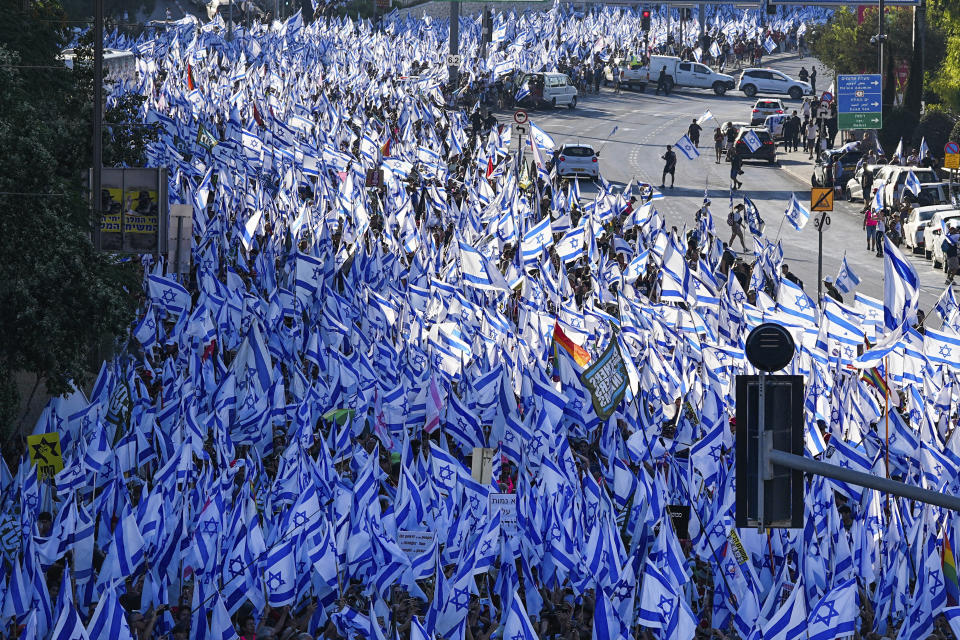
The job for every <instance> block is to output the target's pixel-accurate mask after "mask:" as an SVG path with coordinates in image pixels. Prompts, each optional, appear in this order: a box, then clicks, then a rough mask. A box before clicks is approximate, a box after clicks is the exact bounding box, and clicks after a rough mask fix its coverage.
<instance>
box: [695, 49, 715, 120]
mask: <svg viewBox="0 0 960 640" xmlns="http://www.w3.org/2000/svg"><path fill="white" fill-rule="evenodd" d="M714 46H716V43H714ZM712 117H713V114H712V113H710V109H707V110H706V111H704V112H703V115H702V116H700V117H699V118H697V124H703V123H704V122H706V121H707V120H709V119H710V118H712Z"/></svg>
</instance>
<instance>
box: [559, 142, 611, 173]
mask: <svg viewBox="0 0 960 640" xmlns="http://www.w3.org/2000/svg"><path fill="white" fill-rule="evenodd" d="M557 175H559V176H587V177H590V178H598V177H600V156H599V154H598V153H597V151H595V150H594V148H593V147H591V146H590V145H588V144H580V143H576V144H565V145H563V146H562V147H560V151H559V153H558V155H557Z"/></svg>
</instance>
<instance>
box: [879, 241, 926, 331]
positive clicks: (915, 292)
mask: <svg viewBox="0 0 960 640" xmlns="http://www.w3.org/2000/svg"><path fill="white" fill-rule="evenodd" d="M883 257H884V260H883V322H884V326H885V327H886V328H887V330H889V331H894V330H895V329H896V328H897V327H899V326H900V325H901V324H903V323H904V322H913V321H915V320H916V318H917V307H918V306H919V304H920V276H918V275H917V270H916V269H914V268H913V264H911V262H910V261H909V260H907V258H906V257H905V256H904V255H903V254H902V253H900V250H899V249H897V247H896V246H894V244H893V243H892V242H890V237H889V236H885V237H884V238H883Z"/></svg>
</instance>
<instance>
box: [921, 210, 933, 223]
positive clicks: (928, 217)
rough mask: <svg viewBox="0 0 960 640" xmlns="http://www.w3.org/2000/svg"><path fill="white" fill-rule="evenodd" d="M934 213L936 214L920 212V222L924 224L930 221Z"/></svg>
mask: <svg viewBox="0 0 960 640" xmlns="http://www.w3.org/2000/svg"><path fill="white" fill-rule="evenodd" d="M934 213H936V211H921V212H920V222H926V221H927V220H932V219H933V214H934Z"/></svg>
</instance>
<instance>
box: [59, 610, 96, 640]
mask: <svg viewBox="0 0 960 640" xmlns="http://www.w3.org/2000/svg"><path fill="white" fill-rule="evenodd" d="M50 640H90V636H89V635H87V630H86V629H84V628H83V624H82V623H81V622H80V616H79V615H78V614H77V608H76V607H75V606H73V603H72V602H70V603H68V604H67V606H66V607H64V608H63V610H62V611H61V612H60V617H59V618H57V624H56V625H55V626H54V627H53V635H52V636H51V639H50Z"/></svg>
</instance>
